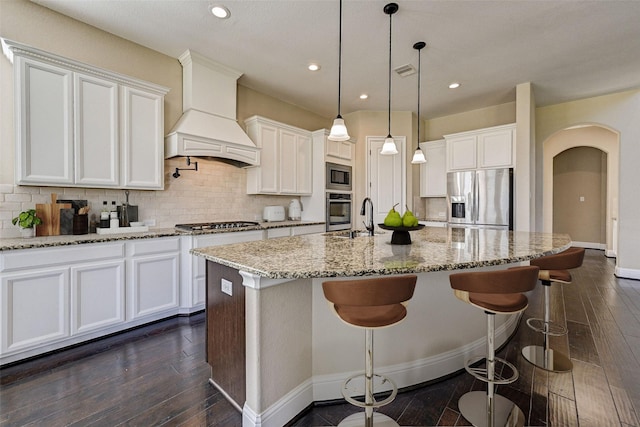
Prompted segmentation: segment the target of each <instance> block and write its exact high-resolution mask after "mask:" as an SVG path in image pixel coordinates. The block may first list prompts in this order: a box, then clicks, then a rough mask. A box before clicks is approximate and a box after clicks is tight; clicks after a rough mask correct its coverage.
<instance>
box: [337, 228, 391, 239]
mask: <svg viewBox="0 0 640 427" xmlns="http://www.w3.org/2000/svg"><path fill="white" fill-rule="evenodd" d="M374 234H375V235H379V234H385V233H384V231H376V232H375V233H374ZM324 235H325V236H330V237H339V238H342V239H355V238H356V237H372V236H370V235H369V232H368V231H367V230H342V231H331V232H328V233H324Z"/></svg>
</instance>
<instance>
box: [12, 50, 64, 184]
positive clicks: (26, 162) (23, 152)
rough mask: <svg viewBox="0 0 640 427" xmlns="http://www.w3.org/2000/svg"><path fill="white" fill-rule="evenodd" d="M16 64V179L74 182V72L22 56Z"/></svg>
mask: <svg viewBox="0 0 640 427" xmlns="http://www.w3.org/2000/svg"><path fill="white" fill-rule="evenodd" d="M14 66H15V74H14V75H15V82H14V83H15V90H14V93H15V94H16V95H15V105H16V108H15V114H16V115H17V117H16V121H17V123H18V125H17V126H16V140H17V142H18V148H17V150H16V170H15V177H16V183H17V184H42V185H53V184H72V183H73V113H72V111H73V99H72V93H73V81H72V73H71V71H69V70H65V69H63V68H59V67H55V66H53V65H49V64H47V63H44V62H39V61H34V60H32V59H27V58H23V57H20V56H15V62H14Z"/></svg>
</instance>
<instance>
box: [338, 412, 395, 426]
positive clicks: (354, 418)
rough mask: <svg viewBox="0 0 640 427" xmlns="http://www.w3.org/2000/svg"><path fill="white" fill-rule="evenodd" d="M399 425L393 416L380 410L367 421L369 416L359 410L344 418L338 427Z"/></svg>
mask: <svg viewBox="0 0 640 427" xmlns="http://www.w3.org/2000/svg"><path fill="white" fill-rule="evenodd" d="M374 426H375V427H399V425H398V423H397V422H395V421H394V420H393V419H392V418H389V417H387V416H386V415H384V414H381V413H379V412H374V413H373V417H372V419H371V420H369V423H367V418H366V415H365V413H364V412H357V413H355V414H352V415H349V416H348V417H347V418H345V419H344V420H342V421H340V424H338V427H374Z"/></svg>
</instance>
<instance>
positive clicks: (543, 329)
mask: <svg viewBox="0 0 640 427" xmlns="http://www.w3.org/2000/svg"><path fill="white" fill-rule="evenodd" d="M527 326H529V327H530V328H531V329H533V330H534V331H536V332H540V333H541V334H547V335H553V336H554V337H559V336H562V335H567V332H568V331H567V328H565V327H564V326H563V325H560V324H559V323H556V322H551V321H546V322H545V320H544V319H538V318H531V319H527Z"/></svg>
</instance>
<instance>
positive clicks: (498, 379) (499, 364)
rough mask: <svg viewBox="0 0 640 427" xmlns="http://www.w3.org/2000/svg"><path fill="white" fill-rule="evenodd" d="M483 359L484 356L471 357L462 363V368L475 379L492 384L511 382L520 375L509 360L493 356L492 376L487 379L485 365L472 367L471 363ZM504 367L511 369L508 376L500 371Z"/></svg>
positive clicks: (473, 363)
mask: <svg viewBox="0 0 640 427" xmlns="http://www.w3.org/2000/svg"><path fill="white" fill-rule="evenodd" d="M483 359H484V360H485V363H487V362H486V357H485V356H476V357H473V358H471V359H469V360H467V362H466V363H465V364H464V369H465V370H466V371H467V372H468V373H470V374H471V375H473V376H474V377H475V378H476V379H478V380H480V381H482V382H485V383H489V382H490V383H493V384H511V383H512V382H514V381H515V380H517V379H518V376H519V375H520V374H519V373H518V369H517V368H516V367H515V366H514V365H513V364H512V363H510V362H507V361H506V360H504V359H501V358H499V357H494V358H493V360H494V362H495V365H494V378H493V379H492V380H490V379H489V376H488V373H487V368H486V367H474V366H473V365H475V364H477V363H478V362H480V361H481V360H483ZM505 368H507V369H508V370H510V371H511V375H510V376H508V377H507V376H504V375H503V374H502V373H503V372H504V371H505Z"/></svg>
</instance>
